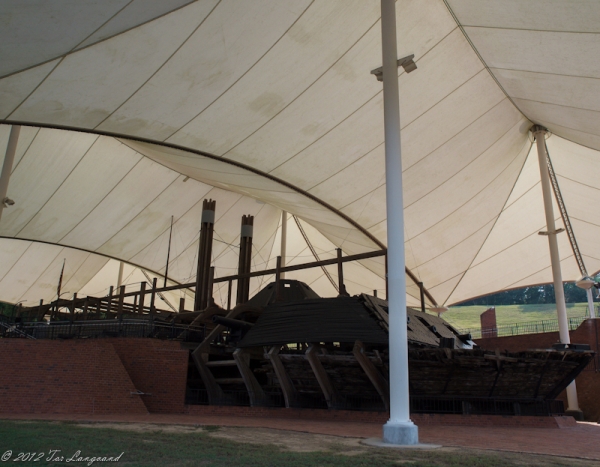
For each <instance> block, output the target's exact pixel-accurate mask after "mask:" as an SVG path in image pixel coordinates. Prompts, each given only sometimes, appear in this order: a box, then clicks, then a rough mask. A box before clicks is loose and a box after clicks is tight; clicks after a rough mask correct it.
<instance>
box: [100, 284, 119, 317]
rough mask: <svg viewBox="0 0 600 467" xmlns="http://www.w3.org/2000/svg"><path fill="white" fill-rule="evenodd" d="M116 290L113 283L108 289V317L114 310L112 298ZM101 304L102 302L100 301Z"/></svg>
mask: <svg viewBox="0 0 600 467" xmlns="http://www.w3.org/2000/svg"><path fill="white" fill-rule="evenodd" d="M114 291H115V289H114V287H113V286H112V285H111V286H110V288H109V289H108V302H107V303H106V317H108V315H109V314H110V312H111V311H112V298H113V293H114ZM100 306H101V303H100ZM98 311H100V309H98ZM98 318H100V316H98Z"/></svg>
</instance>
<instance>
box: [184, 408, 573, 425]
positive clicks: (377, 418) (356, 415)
mask: <svg viewBox="0 0 600 467" xmlns="http://www.w3.org/2000/svg"><path fill="white" fill-rule="evenodd" d="M186 413H187V414H188V415H192V416H200V417H203V416H218V417H239V418H255V419H260V418H265V419H273V418H278V419H279V418H281V419H288V420H315V421H316V420H319V421H328V422H350V423H377V424H380V425H383V424H384V423H385V422H387V420H388V418H389V415H388V414H387V413H386V412H359V411H352V410H323V409H284V408H279V407H235V406H229V407H226V406H210V405H188V406H186ZM411 419H412V420H413V421H414V422H415V423H416V424H417V425H419V426H479V427H499V426H506V427H511V426H512V427H522V428H565V427H573V426H576V422H575V419H574V418H573V417H528V416H519V417H516V416H512V417H511V416H502V415H454V414H413V415H411Z"/></svg>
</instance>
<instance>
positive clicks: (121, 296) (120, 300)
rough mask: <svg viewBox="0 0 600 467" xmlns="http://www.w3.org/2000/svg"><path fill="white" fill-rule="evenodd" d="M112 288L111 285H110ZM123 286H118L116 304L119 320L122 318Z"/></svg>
mask: <svg viewBox="0 0 600 467" xmlns="http://www.w3.org/2000/svg"><path fill="white" fill-rule="evenodd" d="M111 289H112V287H111ZM124 295H125V286H124V285H122V286H121V287H119V304H118V305H117V316H118V318H119V321H121V320H122V319H123V301H124V300H125V297H124Z"/></svg>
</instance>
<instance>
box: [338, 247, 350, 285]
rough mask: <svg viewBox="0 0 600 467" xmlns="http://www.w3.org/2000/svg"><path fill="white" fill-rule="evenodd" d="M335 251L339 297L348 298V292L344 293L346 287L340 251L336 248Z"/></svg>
mask: <svg viewBox="0 0 600 467" xmlns="http://www.w3.org/2000/svg"><path fill="white" fill-rule="evenodd" d="M336 250H337V268H338V290H339V292H340V296H342V297H348V292H346V285H345V284H344V263H343V261H342V249H341V248H336Z"/></svg>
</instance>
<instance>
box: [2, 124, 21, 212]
mask: <svg viewBox="0 0 600 467" xmlns="http://www.w3.org/2000/svg"><path fill="white" fill-rule="evenodd" d="M20 132H21V125H13V126H12V127H11V129H10V136H9V138H8V145H7V146H6V154H5V156H4V163H3V164H2V173H1V174H0V219H2V211H3V209H4V200H5V199H6V194H7V193H8V182H9V180H10V174H11V172H12V166H13V162H14V160H15V152H16V151H17V143H18V141H19V133H20Z"/></svg>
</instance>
